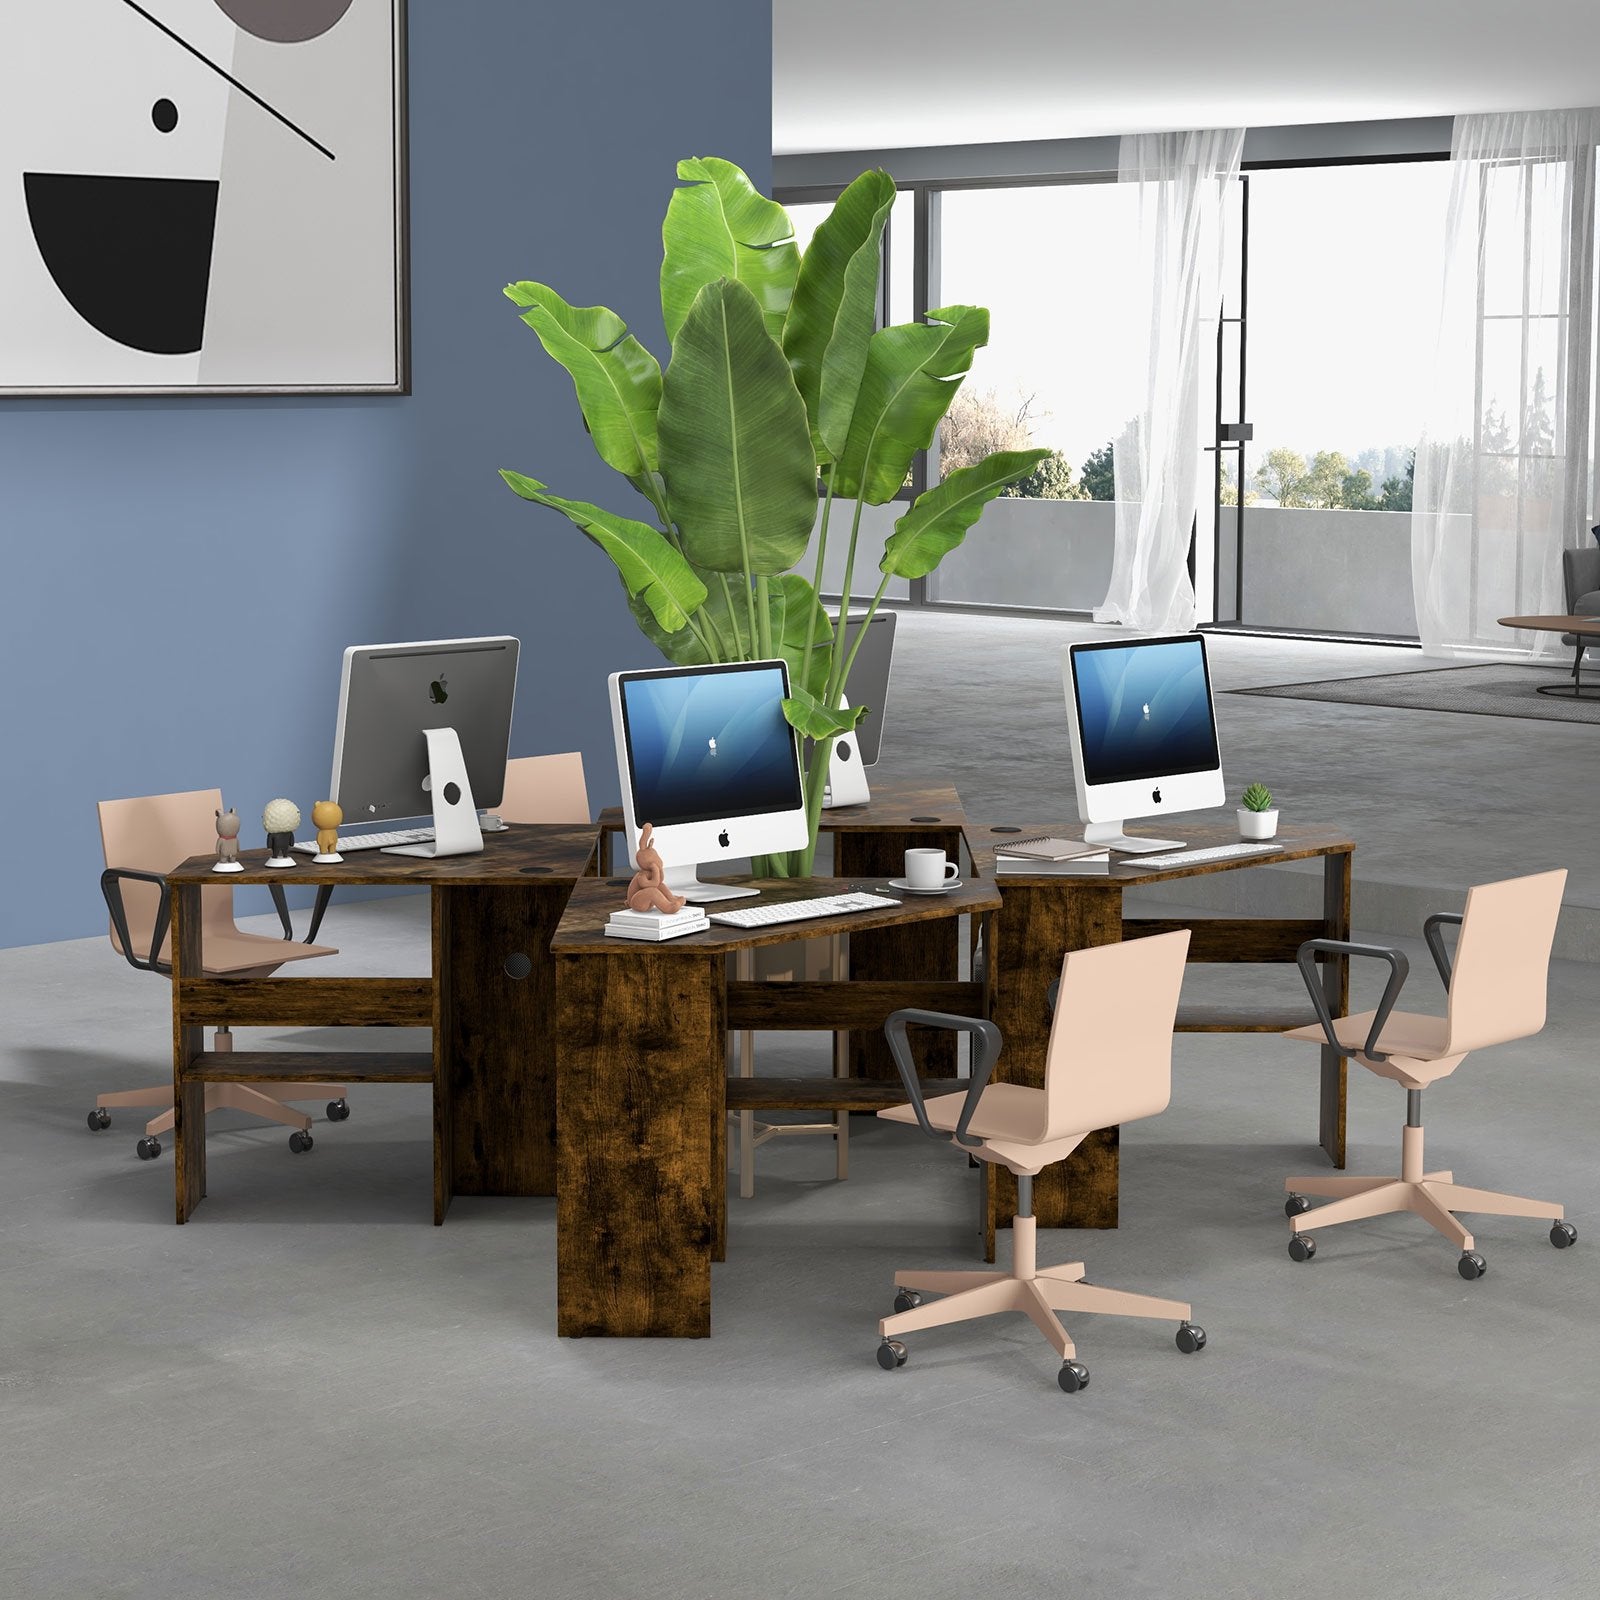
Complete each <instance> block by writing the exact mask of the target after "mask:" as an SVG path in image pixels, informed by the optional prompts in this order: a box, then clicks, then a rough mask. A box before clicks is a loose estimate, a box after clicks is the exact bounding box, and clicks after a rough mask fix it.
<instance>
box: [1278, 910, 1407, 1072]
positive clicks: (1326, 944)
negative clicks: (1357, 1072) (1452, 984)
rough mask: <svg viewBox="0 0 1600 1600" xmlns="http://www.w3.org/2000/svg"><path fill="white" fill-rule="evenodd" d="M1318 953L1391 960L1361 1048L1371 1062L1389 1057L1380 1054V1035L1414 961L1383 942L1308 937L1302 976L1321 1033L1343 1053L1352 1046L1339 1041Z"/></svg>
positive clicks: (1299, 959)
mask: <svg viewBox="0 0 1600 1600" xmlns="http://www.w3.org/2000/svg"><path fill="white" fill-rule="evenodd" d="M1319 952H1321V953H1322V954H1325V955H1347V956H1377V957H1378V958H1379V959H1380V960H1383V961H1387V962H1388V963H1389V981H1388V983H1387V984H1386V985H1385V986H1384V990H1383V999H1381V1000H1380V1001H1379V1002H1378V1009H1377V1010H1376V1011H1375V1012H1374V1013H1373V1015H1372V1026H1371V1028H1369V1029H1368V1030H1367V1042H1366V1043H1365V1044H1364V1045H1363V1046H1362V1047H1361V1054H1362V1055H1364V1056H1365V1057H1366V1058H1367V1059H1368V1060H1369V1061H1383V1060H1386V1059H1387V1057H1385V1056H1382V1055H1380V1054H1379V1053H1378V1048H1377V1046H1378V1035H1379V1034H1380V1033H1382V1032H1383V1025H1384V1023H1386V1022H1387V1021H1388V1020H1389V1013H1390V1012H1391V1011H1393V1010H1394V1003H1395V1001H1396V1000H1398V999H1399V998H1400V990H1401V989H1402V988H1403V987H1404V985H1405V981H1406V977H1407V975H1408V974H1409V973H1410V971H1411V963H1410V962H1409V961H1407V960H1406V958H1405V954H1404V952H1403V951H1400V950H1395V949H1391V948H1390V947H1389V946H1388V945H1382V944H1352V943H1351V942H1350V941H1349V940H1348V939H1307V940H1306V942H1305V943H1304V944H1303V945H1301V946H1300V950H1299V953H1298V954H1297V955H1296V956H1295V962H1296V964H1297V965H1298V966H1299V968H1300V976H1301V977H1302V978H1303V979H1304V980H1305V985H1306V993H1307V994H1309V995H1310V996H1311V1004H1312V1006H1313V1008H1314V1009H1315V1010H1316V1013H1317V1021H1318V1022H1320V1023H1321V1024H1322V1032H1323V1035H1324V1037H1325V1038H1326V1039H1327V1041H1328V1044H1329V1046H1330V1047H1331V1048H1332V1049H1334V1050H1336V1051H1338V1053H1339V1054H1340V1055H1342V1056H1343V1055H1348V1054H1349V1053H1350V1047H1349V1045H1345V1044H1340V1043H1339V1038H1338V1035H1337V1034H1335V1033H1334V1031H1333V1015H1332V1013H1331V1012H1330V1011H1329V1010H1328V997H1327V995H1325V994H1324V993H1323V992H1322V984H1321V983H1320V982H1319V981H1318V979H1317V955H1318V953H1319Z"/></svg>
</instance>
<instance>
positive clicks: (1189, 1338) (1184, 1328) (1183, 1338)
mask: <svg viewBox="0 0 1600 1600" xmlns="http://www.w3.org/2000/svg"><path fill="white" fill-rule="evenodd" d="M1177 1343H1178V1348H1179V1349H1180V1350H1181V1351H1183V1353H1184V1354H1185V1355H1186V1356H1192V1355H1193V1354H1194V1353H1195V1351H1196V1350H1204V1349H1205V1347H1206V1330H1205V1329H1204V1328H1197V1327H1195V1325H1194V1324H1193V1323H1192V1322H1184V1323H1180V1324H1179V1326H1178V1336H1177Z"/></svg>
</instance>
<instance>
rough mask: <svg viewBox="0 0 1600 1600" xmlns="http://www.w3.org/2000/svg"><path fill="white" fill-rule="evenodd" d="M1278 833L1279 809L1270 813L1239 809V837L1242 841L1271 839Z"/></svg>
mask: <svg viewBox="0 0 1600 1600" xmlns="http://www.w3.org/2000/svg"><path fill="white" fill-rule="evenodd" d="M1277 831H1278V808H1277V807H1276V806H1274V807H1273V808H1272V809H1271V810H1270V811H1247V810H1246V809H1245V808H1244V807H1243V806H1240V807H1239V837H1240V838H1241V839H1270V838H1272V836H1273V835H1274V834H1276V833H1277Z"/></svg>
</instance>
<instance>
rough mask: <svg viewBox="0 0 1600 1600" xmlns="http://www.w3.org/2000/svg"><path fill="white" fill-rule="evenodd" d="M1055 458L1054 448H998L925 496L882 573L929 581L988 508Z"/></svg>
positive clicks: (897, 530)
mask: <svg viewBox="0 0 1600 1600" xmlns="http://www.w3.org/2000/svg"><path fill="white" fill-rule="evenodd" d="M1049 454H1050V452H1049V451H1048V450H997V451H995V453H994V454H993V455H990V456H985V457H984V458H983V460H982V461H979V462H977V463H976V464H975V465H973V466H970V467H960V468H958V469H957V470H956V471H955V472H952V473H951V474H950V476H949V477H948V478H946V479H945V480H944V482H943V483H939V484H935V485H934V487H933V488H931V489H928V490H926V491H925V492H924V493H922V494H919V495H918V496H917V498H916V500H915V501H914V502H913V503H912V506H911V509H910V510H909V511H908V512H906V514H905V515H904V516H903V517H901V518H900V519H899V520H898V521H897V522H896V523H895V525H894V532H893V533H891V534H890V535H889V537H888V539H887V541H885V543H884V547H883V560H882V561H880V562H879V563H878V568H879V570H880V571H882V572H886V573H888V575H889V576H890V577H891V578H925V577H927V575H928V574H929V573H930V572H932V571H933V569H934V568H935V567H936V566H938V565H939V563H940V562H941V561H943V560H944V558H945V557H946V556H947V555H948V554H949V553H950V552H951V551H952V550H954V549H955V547H956V546H957V545H958V544H960V543H961V541H962V540H963V539H964V538H966V536H967V529H968V528H970V527H971V526H972V525H973V523H975V522H976V521H977V520H978V517H979V516H980V515H981V513H982V511H983V508H984V507H985V506H986V505H988V503H989V502H990V501H991V500H993V499H994V498H995V496H996V495H998V494H999V493H1000V491H1001V490H1002V489H1004V488H1005V486H1006V485H1007V484H1008V483H1015V482H1016V481H1017V480H1018V479H1019V478H1025V477H1027V475H1028V474H1029V473H1030V472H1032V471H1033V469H1034V468H1035V467H1036V466H1037V465H1038V464H1039V463H1040V462H1041V461H1043V460H1044V458H1045V457H1046V456H1047V455H1049Z"/></svg>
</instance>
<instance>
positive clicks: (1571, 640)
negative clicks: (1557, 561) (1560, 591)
mask: <svg viewBox="0 0 1600 1600" xmlns="http://www.w3.org/2000/svg"><path fill="white" fill-rule="evenodd" d="M1561 578H1562V582H1563V583H1564V584H1565V585H1566V591H1567V615H1568V616H1569V617H1600V546H1597V547H1596V548H1595V549H1593V550H1564V551H1562V553H1561ZM1561 642H1562V643H1563V644H1570V645H1573V646H1576V645H1577V643H1578V636H1577V634H1575V633H1564V634H1562V635H1561ZM1593 648H1594V646H1593V645H1591V646H1590V649H1593Z"/></svg>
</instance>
